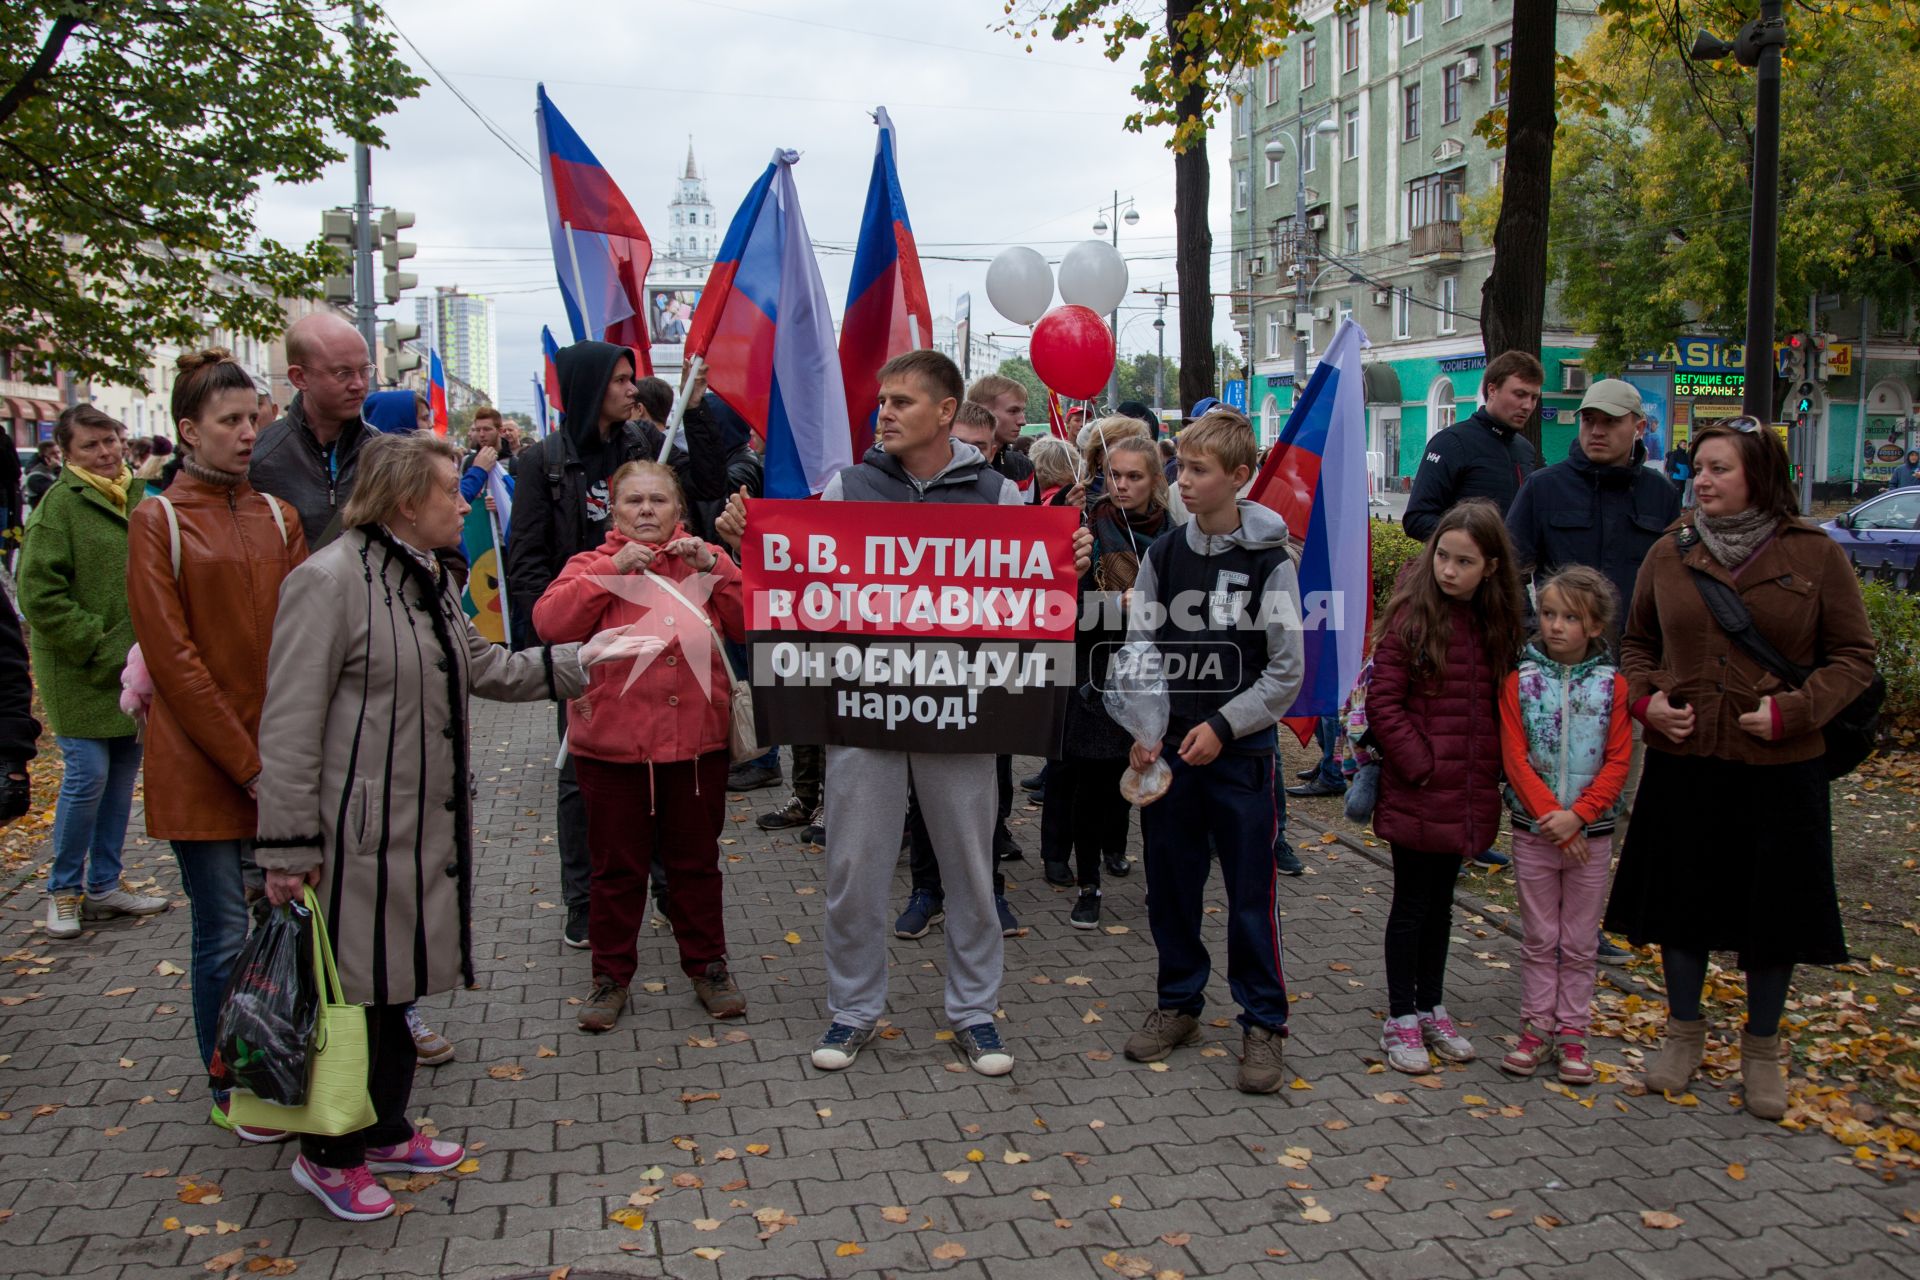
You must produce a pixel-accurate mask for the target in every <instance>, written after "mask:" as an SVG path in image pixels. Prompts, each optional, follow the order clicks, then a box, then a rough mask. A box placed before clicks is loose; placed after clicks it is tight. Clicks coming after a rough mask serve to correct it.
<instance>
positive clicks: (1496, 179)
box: [1490, 156, 1507, 191]
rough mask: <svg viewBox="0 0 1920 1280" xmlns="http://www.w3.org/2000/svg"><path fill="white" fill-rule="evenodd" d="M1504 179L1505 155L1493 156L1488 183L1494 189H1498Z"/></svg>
mask: <svg viewBox="0 0 1920 1280" xmlns="http://www.w3.org/2000/svg"><path fill="white" fill-rule="evenodd" d="M1506 180H1507V158H1506V157H1505V156H1495V157H1494V158H1493V174H1492V182H1491V184H1490V185H1491V186H1492V187H1493V189H1494V190H1496V191H1498V190H1499V189H1500V187H1501V186H1502V185H1503V184H1505V182H1506Z"/></svg>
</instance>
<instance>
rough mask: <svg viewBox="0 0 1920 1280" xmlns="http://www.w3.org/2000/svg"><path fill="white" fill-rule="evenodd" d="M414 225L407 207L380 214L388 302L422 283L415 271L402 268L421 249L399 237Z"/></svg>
mask: <svg viewBox="0 0 1920 1280" xmlns="http://www.w3.org/2000/svg"><path fill="white" fill-rule="evenodd" d="M412 225H413V215H412V214H411V213H408V212H407V211H406V210H405V209H388V210H387V211H386V212H385V213H383V214H381V215H380V260H381V262H382V263H384V264H385V266H386V268H387V274H386V280H385V282H384V283H385V290H384V291H385V294H386V299H387V301H388V302H398V301H400V295H401V294H403V293H405V292H406V291H407V290H409V289H411V288H413V287H414V286H415V285H417V284H419V283H420V277H419V276H417V275H415V274H414V273H413V272H411V271H402V270H400V264H401V262H403V261H404V260H406V259H408V258H411V257H412V256H413V255H414V254H415V253H418V252H419V250H420V246H419V245H417V244H415V243H413V242H412V241H411V240H401V239H399V238H398V237H399V235H400V229H401V228H402V227H410V226H412ZM416 336H417V335H416Z"/></svg>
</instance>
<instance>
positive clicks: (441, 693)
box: [255, 434, 605, 1222]
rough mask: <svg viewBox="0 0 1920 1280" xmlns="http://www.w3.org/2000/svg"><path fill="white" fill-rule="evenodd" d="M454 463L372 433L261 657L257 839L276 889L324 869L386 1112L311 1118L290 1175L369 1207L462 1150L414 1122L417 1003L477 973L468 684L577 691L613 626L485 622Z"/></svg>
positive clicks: (334, 1202) (350, 996) (339, 1203)
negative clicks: (465, 607) (409, 1175)
mask: <svg viewBox="0 0 1920 1280" xmlns="http://www.w3.org/2000/svg"><path fill="white" fill-rule="evenodd" d="M459 461H460V452H459V450H458V449H457V448H455V447H454V446H453V445H451V444H449V443H447V442H446V441H445V440H442V439H440V438H439V437H438V436H434V435H429V434H414V435H394V436H380V437H379V438H377V439H375V440H372V441H370V442H368V443H367V444H366V445H364V446H362V449H361V453H360V458H359V464H358V473H357V479H356V482H355V487H354V491H353V496H352V497H351V498H350V499H349V500H348V502H347V505H346V507H345V509H344V510H343V511H342V514H341V521H342V523H343V525H345V526H346V528H347V530H348V531H347V532H346V533H345V534H343V535H342V536H341V537H339V538H338V539H336V540H335V541H333V542H331V543H329V544H328V545H327V546H325V547H323V548H322V549H321V550H320V551H318V552H316V553H315V554H314V555H313V557H312V558H311V559H309V560H308V561H307V562H306V563H305V564H304V565H302V566H301V567H300V568H299V569H297V570H296V571H295V572H294V573H293V574H292V575H291V576H290V577H289V578H288V579H287V584H286V587H285V589H284V590H283V591H282V592H281V599H280V613H279V616H278V618H276V619H275V622H274V630H273V652H272V656H271V658H270V660H269V663H268V668H267V701H266V708H265V711H264V713H263V715H262V717H261V729H260V758H261V763H262V766H263V771H262V773H261V776H260V784H259V788H260V832H259V839H258V840H257V842H256V852H255V856H256V857H257V859H258V860H259V863H260V865H261V866H262V867H263V868H265V870H266V891H267V897H268V899H269V900H270V901H272V902H273V903H275V904H279V903H284V902H288V901H291V900H292V899H293V898H294V897H295V896H296V895H297V894H298V893H299V892H300V890H301V888H302V886H304V885H313V886H316V889H317V897H318V899H319V903H320V909H321V913H322V915H323V916H324V917H325V919H326V921H327V926H328V929H329V932H330V933H331V934H332V937H333V944H334V950H335V953H336V955H337V956H338V960H339V968H340V980H341V984H342V986H343V987H344V988H345V991H346V998H347V1000H348V1001H349V1002H351V1003H354V1004H363V1005H367V1006H368V1009H367V1034H368V1047H369V1055H370V1063H369V1079H368V1091H369V1093H370V1094H371V1095H372V1099H373V1105H374V1111H375V1114H376V1116H377V1119H376V1120H375V1122H374V1123H373V1124H372V1125H370V1126H368V1127H367V1128H366V1129H363V1130H361V1131H360V1132H358V1133H353V1134H348V1135H346V1136H345V1137H339V1138H327V1137H318V1136H314V1135H303V1136H302V1138H301V1140H300V1156H299V1158H298V1159H297V1160H295V1161H294V1166H293V1177H294V1181H296V1182H297V1183H299V1184H300V1185H301V1186H302V1187H305V1188H306V1189H307V1190H308V1191H311V1192H312V1193H313V1194H314V1195H315V1196H316V1197H318V1198H319V1199H320V1201H321V1203H322V1204H324V1205H325V1206H326V1207H327V1209H328V1211H329V1212H331V1213H332V1214H334V1215H335V1216H336V1217H340V1218H345V1219H347V1220H348V1221H355V1222H364V1221H370V1220H372V1219H374V1218H384V1217H386V1216H387V1215H389V1214H391V1213H392V1212H393V1199H392V1197H391V1196H389V1195H388V1194H387V1193H386V1191H385V1190H384V1189H382V1188H381V1186H380V1185H379V1183H377V1182H376V1181H375V1180H374V1179H373V1177H372V1173H375V1172H382V1171H399V1170H413V1171H417V1172H422V1173H436V1172H444V1171H445V1170H447V1169H449V1168H451V1167H453V1166H454V1165H456V1164H458V1163H459V1162H460V1161H461V1160H462V1159H463V1158H464V1156H465V1152H464V1151H463V1150H462V1149H461V1147H460V1146H459V1145H458V1144H456V1143H452V1142H442V1141H437V1140H435V1139H432V1138H429V1137H427V1136H426V1135H424V1134H419V1133H415V1132H414V1130H413V1127H412V1125H411V1124H409V1123H408V1121H407V1118H406V1109H407V1099H408V1097H409V1095H410V1093H411V1090H412V1087H413V1070H414V1061H415V1054H414V1046H413V1040H412V1038H411V1036H410V1035H409V1034H408V1031H407V1023H406V1010H407V1006H408V1005H410V1004H411V1003H412V1002H413V1001H415V1000H417V999H419V998H421V997H423V996H428V995H432V994H434V993H436V992H441V991H447V990H450V989H452V988H453V987H454V986H455V985H456V984H458V985H466V986H471V985H472V984H473V948H472V897H473V814H472V794H473V792H472V777H473V773H472V766H471V762H470V760H469V758H468V742H467V733H468V724H467V698H468V695H469V694H478V695H479V696H480V697H483V698H493V699H495V700H498V701H502V702H532V701H536V700H538V699H542V698H573V697H577V696H579V694H580V693H581V691H582V690H583V689H584V688H585V687H586V678H585V675H584V673H583V671H582V666H581V663H582V661H583V658H586V660H591V657H589V655H597V654H598V653H599V652H600V650H599V648H598V647H597V646H603V645H604V643H605V641H604V640H603V639H602V638H601V637H595V639H594V640H593V641H589V642H588V644H587V645H586V646H579V645H562V646H556V647H552V648H534V649H528V650H526V651H524V652H521V653H508V652H507V651H506V650H505V649H502V648H499V647H497V646H495V645H492V644H489V643H488V642H487V641H486V640H484V639H483V638H481V636H480V634H479V633H478V632H476V631H475V630H474V629H473V626H472V624H471V623H470V622H469V621H468V620H467V617H466V615H465V614H464V613H463V612H462V611H461V608H460V598H459V588H458V587H457V586H456V585H455V584H454V583H453V581H452V580H451V579H450V578H449V577H448V576H447V574H446V573H445V572H444V571H442V569H441V568H440V566H439V563H438V562H437V561H436V560H435V558H434V555H433V549H434V548H436V547H446V546H453V545H456V544H457V543H458V541H459V538H460V527H461V522H462V521H463V520H464V519H465V516H466V513H467V504H466V502H465V501H463V500H462V499H461V497H460V476H459V469H458V464H459ZM583 650H584V652H583Z"/></svg>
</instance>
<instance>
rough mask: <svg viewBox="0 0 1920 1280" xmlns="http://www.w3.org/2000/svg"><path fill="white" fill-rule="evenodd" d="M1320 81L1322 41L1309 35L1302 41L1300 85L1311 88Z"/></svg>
mask: <svg viewBox="0 0 1920 1280" xmlns="http://www.w3.org/2000/svg"><path fill="white" fill-rule="evenodd" d="M1319 81H1320V41H1319V40H1318V39H1316V38H1315V37H1313V36H1308V37H1307V38H1306V39H1305V40H1302V41H1301V42H1300V87H1301V88H1302V89H1311V88H1313V86H1314V85H1316V84H1318V83H1319Z"/></svg>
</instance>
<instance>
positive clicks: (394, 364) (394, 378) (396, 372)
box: [380, 320, 420, 386]
mask: <svg viewBox="0 0 1920 1280" xmlns="http://www.w3.org/2000/svg"><path fill="white" fill-rule="evenodd" d="M419 336H420V326H419V325H417V324H409V323H407V322H405V321H401V320H389V321H387V323H386V324H385V325H384V326H382V328H381V330H380V377H381V379H382V381H384V382H386V383H387V384H388V385H390V386H398V385H399V382H400V375H401V374H403V373H412V372H413V371H414V370H415V369H418V368H419V367H420V353H419V352H418V351H408V350H407V349H406V348H405V346H404V345H403V344H405V343H408V342H412V341H414V340H415V339H417V338H418V337H419Z"/></svg>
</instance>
